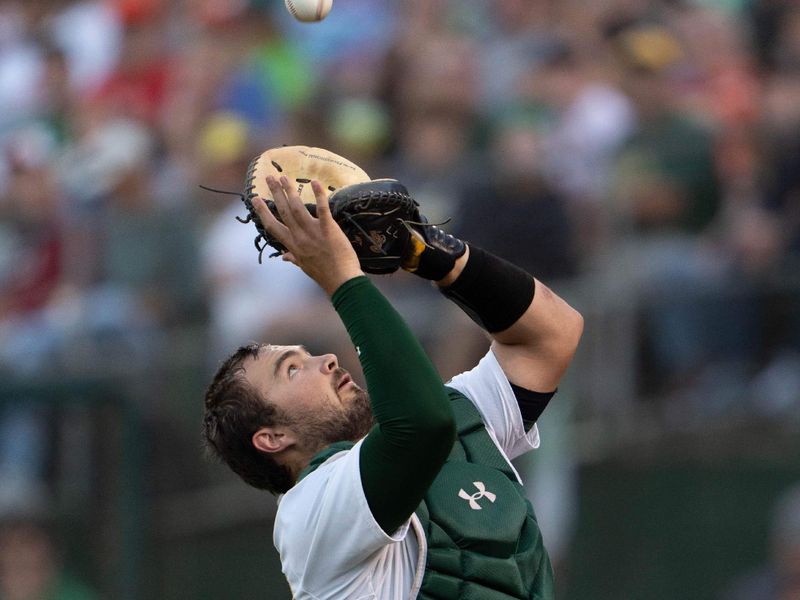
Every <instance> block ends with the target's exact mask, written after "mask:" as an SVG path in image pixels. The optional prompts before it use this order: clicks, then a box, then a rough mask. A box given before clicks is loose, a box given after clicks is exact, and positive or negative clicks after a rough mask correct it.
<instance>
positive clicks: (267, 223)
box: [251, 196, 290, 244]
mask: <svg viewBox="0 0 800 600" xmlns="http://www.w3.org/2000/svg"><path fill="white" fill-rule="evenodd" d="M251 202H252V203H253V210H255V211H256V214H257V215H258V218H259V220H260V221H261V225H263V226H264V229H266V230H267V233H269V234H270V235H271V236H273V237H274V238H275V239H276V240H278V241H279V242H281V243H282V244H285V242H286V240H287V238H289V237H290V232H289V228H288V227H286V225H284V224H283V223H281V222H280V221H278V219H276V218H275V215H273V214H272V211H271V210H270V209H269V208H268V207H267V203H266V202H264V199H263V198H261V197H260V196H254V197H253V198H252V200H251Z"/></svg>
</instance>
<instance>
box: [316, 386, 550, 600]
mask: <svg viewBox="0 0 800 600" xmlns="http://www.w3.org/2000/svg"><path fill="white" fill-rule="evenodd" d="M448 394H449V396H450V400H451V402H452V406H453V412H454V413H455V417H456V425H457V432H458V437H457V439H456V441H455V443H454V444H453V449H452V451H451V452H450V456H449V457H448V458H447V462H446V463H445V464H444V466H443V467H442V470H441V471H440V472H439V475H438V476H437V477H436V479H435V480H434V482H433V484H432V485H431V487H430V488H429V489H428V492H427V494H426V495H425V498H424V499H423V500H422V502H421V503H420V505H419V507H418V508H417V510H416V515H417V517H418V518H419V520H420V522H421V524H422V529H423V531H424V532H425V538H426V542H427V557H426V564H425V575H424V577H423V580H422V587H421V588H420V591H419V594H418V595H417V598H418V600H513V599H520V600H521V599H525V600H551V599H552V598H554V591H553V572H552V568H551V566H550V559H549V557H548V556H547V552H546V551H545V549H544V544H543V542H542V535H541V532H540V531H539V526H538V524H537V522H536V517H535V515H534V513H533V508H532V506H531V504H530V502H529V501H528V499H527V498H526V497H525V494H524V492H523V489H522V485H520V483H519V482H518V481H517V478H516V475H515V474H514V472H513V470H512V469H511V467H510V465H509V464H508V462H507V461H506V459H505V458H504V457H503V455H502V453H501V452H500V450H499V449H498V448H497V446H496V445H495V444H494V442H493V441H492V438H491V437H490V436H489V433H488V432H487V431H486V427H485V426H484V424H483V420H482V419H481V416H480V413H478V411H477V409H476V408H475V407H474V406H473V404H472V402H470V401H469V400H468V399H467V398H466V397H465V396H464V395H462V394H461V393H460V392H458V391H456V390H454V389H451V388H448ZM351 446H352V444H350V443H347V444H342V443H339V444H334V445H333V446H331V447H329V448H328V449H326V450H325V451H323V452H322V453H320V454H318V455H317V456H315V457H314V460H313V461H312V463H311V465H309V468H308V469H307V470H306V472H305V473H304V475H305V474H307V473H308V472H310V471H311V470H313V469H314V468H316V467H317V466H319V465H320V464H322V462H324V460H326V459H327V458H328V457H329V456H331V455H332V454H334V453H335V452H338V451H341V450H343V449H346V448H348V447H351Z"/></svg>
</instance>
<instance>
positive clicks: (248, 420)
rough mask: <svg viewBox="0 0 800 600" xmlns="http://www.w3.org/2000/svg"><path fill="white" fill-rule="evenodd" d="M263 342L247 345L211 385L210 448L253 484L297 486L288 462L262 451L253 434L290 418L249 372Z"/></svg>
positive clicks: (277, 489)
mask: <svg viewBox="0 0 800 600" xmlns="http://www.w3.org/2000/svg"><path fill="white" fill-rule="evenodd" d="M260 349H261V346H260V345H259V344H249V345H247V346H242V347H241V348H239V349H238V350H237V351H236V352H234V353H233V354H232V355H231V356H230V357H229V358H228V359H226V360H225V362H223V363H222V365H221V366H220V368H219V370H217V373H216V375H214V379H213V380H212V382H211V385H209V386H208V390H206V397H205V417H204V419H203V438H204V440H205V443H206V447H207V448H208V449H209V451H210V453H211V454H212V455H214V456H216V457H217V458H219V459H221V460H223V461H224V462H225V463H226V464H227V465H228V466H229V467H230V468H231V469H232V470H233V471H234V473H236V474H237V475H239V477H241V478H242V479H243V480H244V481H245V482H246V483H247V484H249V485H251V486H253V487H255V488H258V489H261V490H267V491H269V492H272V493H273V494H279V493H284V492H286V491H288V490H289V488H290V487H291V486H292V483H293V481H292V476H291V473H290V471H289V469H288V468H287V467H285V466H284V465H280V464H278V463H277V462H276V461H275V459H274V457H272V456H271V455H269V454H267V453H265V452H261V451H260V450H258V449H257V448H256V447H255V446H254V445H253V442H252V437H253V434H254V433H255V432H256V431H258V429H259V428H261V427H269V426H271V425H278V424H282V423H283V422H284V419H283V417H282V414H281V413H280V411H278V409H277V408H276V407H275V406H274V405H272V404H270V403H269V401H267V399H266V398H263V397H262V395H261V394H259V393H258V390H256V389H255V388H254V387H253V386H252V385H251V384H250V383H249V382H248V381H247V379H246V378H245V377H244V368H243V366H242V363H243V362H244V361H245V359H247V358H256V357H257V356H258V352H259V350H260Z"/></svg>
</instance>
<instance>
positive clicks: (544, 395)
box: [509, 381, 558, 431]
mask: <svg viewBox="0 0 800 600" xmlns="http://www.w3.org/2000/svg"><path fill="white" fill-rule="evenodd" d="M509 383H511V382H510V381H509ZM511 389H512V390H513V391H514V397H515V398H516V399H517V404H519V411H520V413H522V421H523V422H524V423H525V431H527V430H528V429H530V428H531V427H533V425H534V423H536V421H538V420H539V417H540V416H541V415H542V413H543V412H544V409H545V408H547V405H548V404H549V403H550V400H551V399H552V397H553V396H555V394H556V392H557V391H558V390H553V391H552V392H534V391H532V390H526V389H525V388H524V387H520V386H518V385H514V384H513V383H511Z"/></svg>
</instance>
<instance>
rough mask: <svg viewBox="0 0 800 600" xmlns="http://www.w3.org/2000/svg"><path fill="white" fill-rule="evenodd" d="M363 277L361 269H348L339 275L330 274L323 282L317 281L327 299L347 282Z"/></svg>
mask: <svg viewBox="0 0 800 600" xmlns="http://www.w3.org/2000/svg"><path fill="white" fill-rule="evenodd" d="M364 276H365V275H364V272H363V271H362V270H361V269H348V270H346V271H342V272H340V273H334V274H330V275H329V276H327V277H325V278H324V279H323V280H320V281H318V283H319V286H320V287H321V288H322V289H323V291H324V292H325V293H326V294H327V295H328V297H329V298H333V295H334V294H335V293H336V290H338V289H339V288H341V287H342V286H343V285H344V284H346V283H347V282H348V281H350V280H352V279H356V278H357V277H364Z"/></svg>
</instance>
